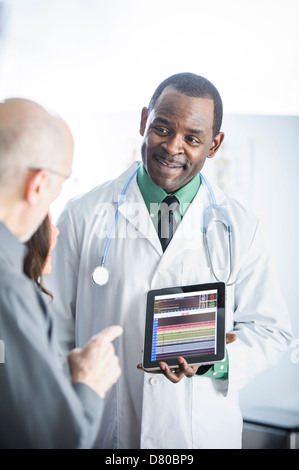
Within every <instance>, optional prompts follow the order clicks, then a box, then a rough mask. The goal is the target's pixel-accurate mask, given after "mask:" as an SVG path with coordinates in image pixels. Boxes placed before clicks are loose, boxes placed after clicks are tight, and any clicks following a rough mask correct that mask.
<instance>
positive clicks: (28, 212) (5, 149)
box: [0, 99, 122, 448]
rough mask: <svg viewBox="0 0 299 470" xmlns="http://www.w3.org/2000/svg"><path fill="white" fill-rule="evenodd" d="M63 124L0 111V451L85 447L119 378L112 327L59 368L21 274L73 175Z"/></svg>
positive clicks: (49, 333)
mask: <svg viewBox="0 0 299 470" xmlns="http://www.w3.org/2000/svg"><path fill="white" fill-rule="evenodd" d="M72 157H73V139H72V136H71V133H70V131H69V129H68V127H67V126H66V124H65V123H64V122H63V121H62V120H61V119H60V118H59V117H56V116H53V115H52V114H50V113H49V112H47V111H46V110H45V109H43V108H42V107H41V106H39V105H37V104H36V103H33V102H31V101H28V100H23V99H10V100H6V101H5V102H4V103H0V339H1V344H3V345H4V353H5V354H4V361H2V363H0V420H1V423H0V448H88V447H92V445H93V442H94V440H95V438H96V435H97V432H98V428H99V424H100V419H101V411H102V406H103V405H102V402H103V399H104V397H105V394H106V392H107V391H108V390H109V388H110V387H111V386H112V385H113V383H115V382H116V381H117V379H118V377H119V375H120V373H121V371H120V367H119V363H118V358H117V356H116V355H115V352H114V347H113V344H112V341H113V340H114V339H115V338H116V337H117V336H119V335H120V334H122V329H121V327H119V326H111V327H109V328H107V329H106V330H104V331H103V332H101V333H99V334H98V335H96V336H95V337H94V338H93V339H92V340H91V341H90V342H89V343H88V344H87V345H86V347H85V348H83V349H76V350H74V351H72V352H71V353H70V355H69V366H70V374H71V377H72V383H70V382H69V381H68V380H67V379H66V378H65V375H64V373H63V372H62V370H61V369H60V366H59V361H58V359H57V353H56V350H55V338H54V334H53V330H54V328H53V325H52V319H51V317H50V315H49V312H48V308H47V305H46V303H45V301H44V299H43V297H42V294H41V293H40V292H39V291H38V290H37V289H36V287H35V285H34V284H33V283H32V282H31V281H30V280H29V279H28V278H27V277H26V276H25V275H24V274H23V269H22V267H23V257H24V254H25V247H24V245H23V242H24V241H26V240H28V239H29V238H30V237H31V235H32V233H33V232H34V231H35V230H36V228H37V227H38V226H39V224H40V223H41V222H42V220H43V219H44V217H45V216H46V214H47V211H48V208H49V205H50V204H51V202H52V201H53V200H54V198H55V197H56V196H57V195H58V194H59V192H60V190H61V187H62V184H63V181H64V180H65V179H66V178H68V176H69V175H70V173H71V165H72Z"/></svg>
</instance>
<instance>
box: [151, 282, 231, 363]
mask: <svg viewBox="0 0 299 470" xmlns="http://www.w3.org/2000/svg"><path fill="white" fill-rule="evenodd" d="M224 329H225V285H224V283H221V282H217V283H210V284H201V285H195V286H180V287H171V288H166V289H157V290H152V291H150V292H149V293H148V296H147V312H146V327H145V341H144V353H143V367H144V368H145V369H146V370H156V369H159V368H160V367H159V362H161V361H164V362H166V363H167V364H168V365H169V366H171V367H176V366H177V365H178V362H177V358H178V357H179V356H181V357H184V358H185V359H186V360H187V362H188V363H189V364H199V365H200V364H213V363H215V362H221V361H222V360H224V358H225V331H224Z"/></svg>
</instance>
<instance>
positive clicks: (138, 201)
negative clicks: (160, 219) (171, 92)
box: [114, 167, 162, 255]
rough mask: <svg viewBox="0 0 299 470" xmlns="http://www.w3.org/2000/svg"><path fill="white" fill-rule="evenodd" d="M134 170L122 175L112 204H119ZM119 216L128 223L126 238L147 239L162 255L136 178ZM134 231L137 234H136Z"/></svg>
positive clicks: (131, 169)
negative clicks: (122, 191) (125, 185)
mask: <svg viewBox="0 0 299 470" xmlns="http://www.w3.org/2000/svg"><path fill="white" fill-rule="evenodd" d="M133 171H134V168H132V167H130V171H128V172H125V173H124V175H122V177H121V180H120V184H119V185H117V187H116V188H115V192H114V202H115V203H118V202H119V197H120V194H121V190H122V187H123V184H124V183H125V182H126V181H127V179H128V178H129V176H130V174H131V173H132V172H133ZM119 214H121V215H122V216H123V217H124V218H125V219H126V221H127V222H128V224H127V227H126V236H127V237H132V238H137V236H140V237H142V238H146V239H148V241H149V242H150V243H151V245H152V246H153V247H154V248H155V250H156V251H157V252H158V253H159V254H160V255H162V248H161V244H160V240H159V238H158V235H157V232H156V230H155V227H154V224H153V222H152V220H151V218H150V215H149V213H148V210H147V207H146V205H145V202H144V200H143V197H142V194H141V192H140V189H139V187H138V184H137V181H136V178H135V179H134V180H133V181H132V183H131V184H130V186H129V188H128V190H127V193H126V196H125V199H124V202H123V203H122V204H121V205H120V207H119ZM136 231H137V232H138V234H136Z"/></svg>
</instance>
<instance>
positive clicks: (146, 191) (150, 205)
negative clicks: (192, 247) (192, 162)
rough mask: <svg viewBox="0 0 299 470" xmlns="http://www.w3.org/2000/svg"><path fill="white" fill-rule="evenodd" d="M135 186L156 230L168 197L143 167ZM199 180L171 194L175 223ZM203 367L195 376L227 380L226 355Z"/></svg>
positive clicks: (197, 177)
mask: <svg viewBox="0 0 299 470" xmlns="http://www.w3.org/2000/svg"><path fill="white" fill-rule="evenodd" d="M137 184H138V186H139V189H140V191H141V194H142V197H143V199H144V202H145V205H146V207H147V210H148V212H149V214H150V216H151V218H152V221H153V224H154V226H155V228H156V229H157V226H158V220H159V216H160V211H159V206H160V204H161V202H162V201H163V199H164V198H165V197H166V196H169V195H170V194H168V193H167V192H166V191H164V189H162V188H159V186H156V185H155V184H154V183H153V182H152V180H151V179H150V177H149V176H148V174H147V172H146V170H145V168H144V166H143V165H142V166H141V168H140V170H139V172H138V174H137ZM200 184H201V179H200V176H199V175H196V176H194V178H192V180H191V181H189V183H187V184H186V185H185V186H183V187H182V188H180V189H179V190H178V191H176V192H175V193H173V194H171V195H173V196H175V197H176V198H177V200H178V201H179V207H180V213H175V220H176V223H177V224H179V222H180V220H181V219H182V218H183V217H184V215H185V213H186V211H187V209H188V207H189V205H190V204H191V202H192V201H193V199H194V198H195V196H196V194H197V191H198V190H199V187H200ZM206 369H207V368H206V367H205V368H204V367H200V368H199V369H198V372H197V374H198V375H201V376H204V377H213V378H215V379H219V380H227V378H228V357H227V354H226V358H225V361H223V362H220V363H217V364H214V365H213V366H211V367H209V368H208V370H206Z"/></svg>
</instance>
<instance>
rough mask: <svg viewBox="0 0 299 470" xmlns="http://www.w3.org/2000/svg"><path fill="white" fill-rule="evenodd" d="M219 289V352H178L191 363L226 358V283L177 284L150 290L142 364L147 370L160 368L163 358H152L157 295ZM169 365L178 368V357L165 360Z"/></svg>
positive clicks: (210, 362)
mask: <svg viewBox="0 0 299 470" xmlns="http://www.w3.org/2000/svg"><path fill="white" fill-rule="evenodd" d="M208 290H217V309H216V315H217V338H216V341H217V348H216V350H217V353H216V354H205V355H198V356H184V355H183V354H178V357H179V356H181V357H185V359H186V361H187V362H188V364H189V365H208V364H211V365H212V364H215V363H217V362H222V361H224V359H225V350H226V340H225V338H226V335H225V284H224V283H223V282H213V283H207V284H196V285H188V286H176V287H168V288H163V289H154V290H150V291H149V292H148V294H147V305H146V320H145V334H144V349H143V361H142V365H143V368H144V370H146V371H155V370H160V367H159V363H160V362H161V361H163V359H159V360H157V361H152V360H151V354H152V341H153V320H154V301H155V297H156V296H160V295H168V294H174V295H175V294H182V293H191V292H194V293H200V292H202V291H208ZM164 362H166V363H167V364H168V365H169V367H171V368H177V367H178V362H177V358H168V359H167V360H164Z"/></svg>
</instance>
